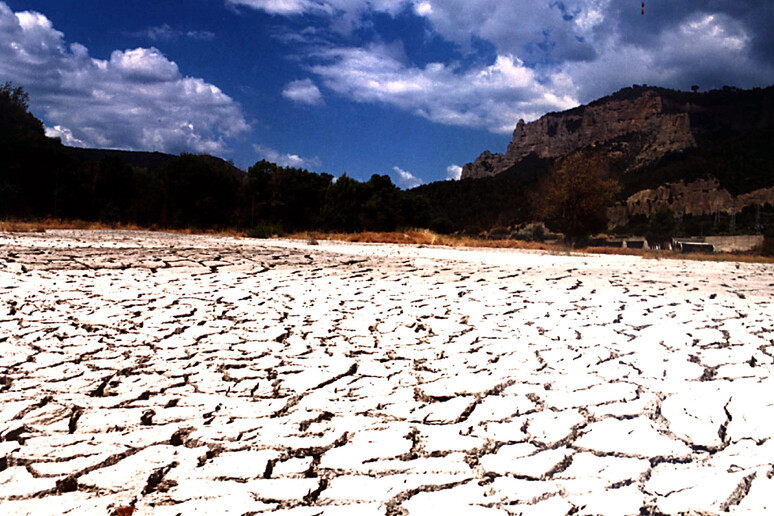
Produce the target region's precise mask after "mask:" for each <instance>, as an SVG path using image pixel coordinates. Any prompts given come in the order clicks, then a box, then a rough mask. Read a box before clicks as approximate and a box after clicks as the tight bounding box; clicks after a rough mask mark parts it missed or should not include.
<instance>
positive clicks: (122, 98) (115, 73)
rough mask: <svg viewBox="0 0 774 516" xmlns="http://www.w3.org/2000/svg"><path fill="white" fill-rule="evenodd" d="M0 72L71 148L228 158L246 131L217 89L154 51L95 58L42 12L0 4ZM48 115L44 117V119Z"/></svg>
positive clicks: (239, 116) (234, 108) (231, 104)
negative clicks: (234, 141)
mask: <svg viewBox="0 0 774 516" xmlns="http://www.w3.org/2000/svg"><path fill="white" fill-rule="evenodd" d="M0 70H2V71H3V76H4V79H5V80H10V81H13V82H14V83H16V84H19V85H21V86H23V87H24V88H25V90H27V92H28V93H29V94H30V100H31V108H32V111H33V112H34V113H37V114H39V115H40V114H42V115H44V118H45V119H46V122H47V124H48V125H50V129H49V130H48V131H49V133H50V134H55V135H57V136H60V137H61V138H62V139H63V141H64V142H65V143H68V142H69V143H73V144H79V145H88V146H95V147H111V148H119V149H134V150H158V151H164V152H173V153H179V152H186V151H187V152H204V153H222V152H225V151H227V148H228V145H227V143H226V140H227V139H229V138H232V137H236V136H238V135H239V134H241V133H243V132H245V131H247V130H248V129H249V126H248V124H247V122H246V121H245V119H244V116H243V114H242V111H241V108H240V107H239V105H238V104H237V103H236V102H234V100H233V99H231V98H230V97H229V96H228V95H226V94H225V93H223V92H222V91H221V90H220V89H219V88H218V87H217V86H214V85H212V84H209V83H207V82H206V81H204V80H203V79H199V78H194V77H186V76H184V75H183V74H182V73H181V72H180V70H179V68H178V66H177V64H176V63H175V62H173V61H170V60H169V59H168V58H167V57H165V56H164V55H163V54H162V53H161V52H160V51H159V50H157V49H155V48H136V49H129V50H116V51H114V52H113V53H112V54H111V55H110V58H109V59H107V60H103V59H95V58H92V57H91V56H90V55H89V51H88V49H87V48H86V47H84V46H83V45H80V44H78V43H73V44H70V45H66V44H65V40H64V34H63V33H62V32H60V31H58V30H56V29H55V28H54V27H53V25H52V23H51V21H50V20H48V18H46V17H45V16H44V15H42V14H40V13H36V12H30V11H24V12H19V13H14V12H13V11H11V9H10V8H9V7H8V5H7V4H5V3H3V2H0ZM41 112H42V113H41Z"/></svg>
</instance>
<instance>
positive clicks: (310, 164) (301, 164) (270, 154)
mask: <svg viewBox="0 0 774 516" xmlns="http://www.w3.org/2000/svg"><path fill="white" fill-rule="evenodd" d="M253 149H254V150H255V152H256V153H257V154H258V156H259V157H260V158H261V159H265V160H267V161H271V162H272V163H276V164H277V165H279V166H281V167H292V168H319V167H320V166H321V165H322V163H321V162H320V160H319V159H318V158H302V157H301V156H298V155H297V154H282V153H280V152H278V151H276V150H274V149H272V148H271V147H266V146H264V145H258V144H253Z"/></svg>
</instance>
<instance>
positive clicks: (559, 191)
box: [535, 152, 619, 245]
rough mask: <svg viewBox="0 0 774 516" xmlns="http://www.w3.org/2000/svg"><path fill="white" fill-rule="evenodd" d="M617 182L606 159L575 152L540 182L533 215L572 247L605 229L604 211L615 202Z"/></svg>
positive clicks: (587, 153) (605, 216)
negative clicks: (559, 233) (561, 234)
mask: <svg viewBox="0 0 774 516" xmlns="http://www.w3.org/2000/svg"><path fill="white" fill-rule="evenodd" d="M618 189H619V187H618V182H617V181H616V180H615V179H614V178H612V177H611V176H610V167H609V163H608V161H607V159H605V158H604V157H602V156H599V155H598V154H593V153H590V152H578V153H575V154H572V155H570V156H569V157H567V158H565V159H564V160H563V161H561V162H560V163H558V164H557V165H556V166H555V167H554V168H553V170H552V171H551V172H550V173H549V174H548V177H547V178H546V179H545V180H543V181H542V183H541V184H540V186H539V189H538V195H537V197H536V202H535V204H536V210H535V215H536V216H537V218H539V219H540V220H542V221H543V222H545V223H546V225H547V226H548V227H549V228H550V229H551V230H552V231H559V232H561V233H563V234H564V235H565V240H567V242H568V243H570V244H572V245H577V244H580V243H582V242H583V241H584V240H585V239H586V238H587V237H588V236H589V235H591V234H592V233H597V232H600V231H603V230H604V229H605V228H606V226H607V208H608V206H610V205H611V204H612V203H613V201H614V200H615V196H616V194H617V192H618Z"/></svg>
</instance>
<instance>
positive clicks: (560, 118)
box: [462, 90, 696, 179]
mask: <svg viewBox="0 0 774 516" xmlns="http://www.w3.org/2000/svg"><path fill="white" fill-rule="evenodd" d="M616 140H627V141H626V142H625V143H626V144H627V145H628V146H629V147H631V146H633V147H634V148H629V149H628V152H627V153H628V154H629V155H630V156H631V158H630V162H631V166H630V168H635V167H637V166H640V165H643V164H645V163H649V162H651V161H653V160H655V159H657V158H660V157H661V156H663V155H664V154H666V153H668V152H673V151H680V150H684V149H687V148H690V147H694V146H696V141H695V139H694V136H693V134H692V132H691V121H690V116H689V114H688V113H687V112H673V110H672V109H665V106H664V102H663V100H662V97H661V95H660V94H659V93H658V92H657V91H654V90H644V91H643V92H642V93H641V94H640V95H638V96H635V97H634V98H623V99H617V100H603V101H598V102H596V103H593V104H590V105H587V106H581V107H578V108H575V109H571V110H569V111H564V112H561V113H549V114H547V115H545V116H543V117H541V118H540V119H538V120H536V121H534V122H530V123H525V122H524V120H519V122H518V124H516V129H515V130H514V131H513V140H512V141H511V143H510V145H508V150H507V151H506V153H505V154H504V155H503V154H492V153H491V152H488V151H487V152H484V153H483V154H482V155H481V156H479V157H478V159H476V161H474V162H473V163H468V164H467V165H465V167H463V169H462V178H463V179H465V178H468V177H472V178H476V177H486V176H491V175H495V174H499V173H500V172H503V171H505V170H506V169H508V168H510V167H511V166H513V165H515V164H516V163H518V162H519V161H521V160H522V159H524V158H525V157H526V156H528V155H529V154H532V153H534V154H536V155H537V156H538V157H541V158H557V157H560V156H565V155H567V154H570V153H572V152H575V151H577V150H579V149H582V148H584V147H590V146H596V145H600V144H607V143H611V142H614V141H616Z"/></svg>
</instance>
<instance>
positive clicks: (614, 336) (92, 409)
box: [0, 231, 774, 516]
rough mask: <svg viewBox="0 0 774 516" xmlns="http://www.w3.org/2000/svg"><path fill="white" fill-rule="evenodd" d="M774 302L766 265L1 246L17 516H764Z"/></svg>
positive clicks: (149, 242) (0, 494)
mask: <svg viewBox="0 0 774 516" xmlns="http://www.w3.org/2000/svg"><path fill="white" fill-rule="evenodd" d="M772 299H774V275H772V267H771V266H770V265H760V264H736V263H706V262H704V263H700V262H689V261H678V260H674V261H673V260H665V261H658V260H643V259H640V258H637V257H627V256H585V255H572V256H570V255H551V254H546V253H537V252H514V251H500V250H472V249H442V248H422V247H416V246H396V245H351V244H341V243H333V242H323V243H322V244H321V245H308V244H306V243H304V242H291V241H253V240H239V239H232V238H225V237H209V236H187V235H169V234H159V233H141V232H119V231H98V232H87V231H48V232H46V233H41V234H0V351H2V352H1V353H0V513H2V514H4V515H11V514H35V515H48V514H95V515H104V514H118V513H119V511H118V509H119V508H121V507H133V508H134V514H135V515H145V514H153V515H176V514H182V515H187V514H236V515H247V514H262V513H277V514H287V515H291V514H292V515H310V516H311V515H317V514H325V515H338V514H342V515H345V514H346V515H371V514H374V515H377V514H378V515H388V516H393V515H401V514H411V515H416V514H438V513H443V512H441V511H444V512H445V513H446V514H470V515H479V514H480V515H497V514H501V515H508V514H513V515H516V514H525V515H526V514H540V515H553V514H557V515H564V514H579V515H580V514H606V515H607V514H653V515H655V514H715V513H725V512H730V513H746V512H750V513H762V512H765V511H766V510H767V509H768V510H771V509H772V506H773V505H774V495H772V493H774V478H772V477H774V440H773V439H771V437H772V436H774V427H773V426H772V424H771V422H772V421H774V381H773V380H772V367H773V364H774V304H772ZM120 512H124V511H120Z"/></svg>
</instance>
